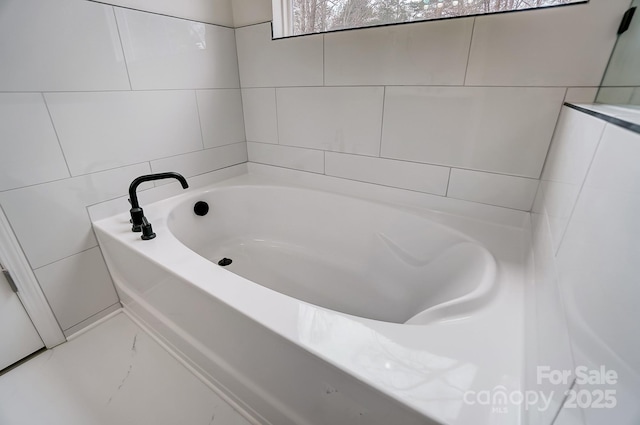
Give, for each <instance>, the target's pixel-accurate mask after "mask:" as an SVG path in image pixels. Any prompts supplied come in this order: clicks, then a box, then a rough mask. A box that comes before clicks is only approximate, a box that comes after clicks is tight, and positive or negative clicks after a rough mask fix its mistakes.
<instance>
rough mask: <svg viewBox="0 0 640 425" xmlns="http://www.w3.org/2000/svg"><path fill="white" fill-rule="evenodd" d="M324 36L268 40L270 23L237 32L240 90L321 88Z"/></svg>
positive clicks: (269, 37)
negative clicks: (299, 87) (254, 88)
mask: <svg viewBox="0 0 640 425" xmlns="http://www.w3.org/2000/svg"><path fill="white" fill-rule="evenodd" d="M322 37H323V36H322V35H311V36H305V37H298V38H289V39H283V40H276V41H272V40H271V24H270V23H266V24H259V25H251V26H248V27H243V28H238V29H236V43H237V46H238V65H239V66H240V81H241V83H242V87H243V88H245V87H281V86H321V85H322V83H323V71H322V66H323V59H322V56H323V38H322Z"/></svg>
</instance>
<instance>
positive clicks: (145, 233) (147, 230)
mask: <svg viewBox="0 0 640 425" xmlns="http://www.w3.org/2000/svg"><path fill="white" fill-rule="evenodd" d="M155 237H156V234H155V233H153V227H151V223H149V221H148V220H147V217H144V216H143V217H142V236H140V238H142V240H143V241H148V240H149V239H153V238H155Z"/></svg>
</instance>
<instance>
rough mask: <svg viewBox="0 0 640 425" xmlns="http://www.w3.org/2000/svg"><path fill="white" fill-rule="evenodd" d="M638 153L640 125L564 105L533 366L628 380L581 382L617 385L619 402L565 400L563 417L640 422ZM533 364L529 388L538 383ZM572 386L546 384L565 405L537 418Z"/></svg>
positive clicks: (538, 258) (541, 260)
mask: <svg viewBox="0 0 640 425" xmlns="http://www.w3.org/2000/svg"><path fill="white" fill-rule="evenodd" d="M634 115H635V117H636V120H637V119H638V116H639V115H640V114H638V113H637V111H636V112H635V113H634ZM636 122H637V121H636ZM638 158H640V134H638V133H635V132H632V131H629V130H627V129H625V128H621V127H619V126H617V125H615V124H611V123H608V122H606V121H603V120H602V119H600V118H596V117H593V116H590V115H588V114H586V113H583V112H579V111H576V110H574V109H570V108H568V107H565V108H563V110H562V115H561V118H560V122H559V125H558V130H557V131H556V135H555V136H554V140H553V142H552V146H551V149H550V152H549V158H548V160H547V162H546V165H545V169H544V172H543V174H542V184H541V185H540V188H539V190H538V195H537V197H536V202H535V204H534V207H533V211H532V222H533V236H534V237H533V248H534V253H535V261H534V263H535V293H534V294H533V295H534V297H533V298H532V299H535V303H536V304H537V305H538V307H537V311H536V313H535V315H534V317H533V320H534V321H535V323H536V325H537V329H536V334H535V335H532V337H533V338H534V339H535V341H536V342H534V344H535V345H537V349H536V350H535V351H533V352H531V351H530V353H531V354H532V355H533V357H532V358H531V360H530V362H531V363H530V365H531V368H532V369H535V366H536V365H540V366H549V367H550V368H551V369H552V370H574V368H575V367H578V366H582V367H586V368H587V369H588V370H596V369H599V368H600V367H605V368H606V369H607V370H613V371H615V372H616V373H617V376H618V382H617V384H616V385H613V386H605V385H595V386H594V385H587V386H584V387H582V388H581V387H576V390H578V391H579V390H584V391H586V392H588V393H589V394H597V392H603V391H605V390H614V391H615V399H616V401H617V405H616V408H615V409H611V408H609V409H607V408H599V409H598V408H585V409H583V412H582V413H581V412H580V411H579V409H571V408H565V409H563V410H562V411H561V413H560V415H559V417H558V419H557V420H556V422H554V424H557V425H567V424H585V425H592V424H604V423H618V424H630V423H636V422H637V417H638V416H637V415H638V413H637V412H638V405H637V394H638V392H639V391H640V378H638V377H639V376H640V344H638V340H637V338H633V337H631V336H632V335H636V334H637V320H634V319H633V318H634V314H636V311H637V309H638V308H637V300H638V298H639V297H640V290H639V286H638V275H640V267H639V265H638V258H640V249H639V248H638V247H639V245H638V241H637V235H638V234H639V233H640V224H639V222H638V219H637V211H638V208H640V184H639V183H638V182H640V171H639V170H640V169H639V168H638V165H637V163H638ZM565 312H566V320H565V316H564V314H563V313H565ZM533 373H534V376H532V377H531V379H530V381H529V382H530V383H529V388H528V389H536V390H538V389H539V388H535V387H533V385H534V383H535V381H536V378H535V370H534V371H533ZM566 389H567V388H563V387H562V386H560V385H556V386H550V387H548V388H546V390H547V391H552V390H553V391H555V393H556V395H557V396H558V397H556V403H555V404H554V406H553V407H554V408H555V410H550V411H548V412H546V413H539V412H536V411H535V409H531V410H530V411H529V412H528V414H530V415H540V417H544V419H545V420H532V421H531V422H530V423H551V421H552V419H553V417H554V415H555V413H556V411H557V408H559V402H560V401H561V400H562V397H563V395H564V393H563V392H564V390H566ZM596 389H597V392H596V391H594V390H596ZM585 397H586V395H585ZM594 400H596V399H595V398H594ZM538 419H540V418H538Z"/></svg>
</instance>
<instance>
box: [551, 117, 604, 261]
mask: <svg viewBox="0 0 640 425" xmlns="http://www.w3.org/2000/svg"><path fill="white" fill-rule="evenodd" d="M607 127H608V124H607V125H605V126H604V127H602V132H601V133H600V137H599V138H598V144H597V145H596V148H595V149H594V150H593V156H592V157H591V161H589V168H587V172H586V173H585V175H584V179H583V180H582V184H581V185H580V190H579V191H578V196H576V200H575V202H574V203H573V207H572V208H571V213H570V214H569V217H568V219H567V225H566V226H565V228H564V231H563V232H562V236H561V237H560V239H559V240H558V248H557V249H556V250H555V253H554V257H556V256H557V255H558V253H559V252H560V248H562V242H563V241H564V236H565V235H566V233H567V230H568V229H569V225H570V223H571V222H572V220H573V214H574V213H575V212H576V207H577V206H578V202H579V201H580V198H581V196H582V191H583V190H584V186H585V184H586V183H587V178H588V177H589V173H590V172H591V167H592V166H593V163H594V161H595V160H596V156H598V151H599V150H600V146H601V145H602V139H604V133H605V132H606V130H607ZM541 190H542V195H543V196H544V187H542V189H541ZM543 201H545V198H543ZM545 203H546V201H545ZM552 239H553V238H552Z"/></svg>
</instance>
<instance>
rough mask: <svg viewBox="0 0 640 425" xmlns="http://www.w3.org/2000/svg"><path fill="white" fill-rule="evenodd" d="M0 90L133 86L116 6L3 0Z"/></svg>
mask: <svg viewBox="0 0 640 425" xmlns="http://www.w3.org/2000/svg"><path fill="white" fill-rule="evenodd" d="M0 10H1V13H0V40H2V42H0V57H2V66H1V67H0V91H61V90H68V91H72V90H128V89H129V88H130V87H129V79H128V78H127V69H126V66H125V62H124V56H123V54H122V48H121V46H120V39H119V38H118V29H117V27H116V21H115V18H114V16H113V8H111V7H110V6H105V5H102V4H98V3H94V2H88V1H81V0H59V1H55V2H52V1H48V0H3V2H2V5H1V9H0Z"/></svg>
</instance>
